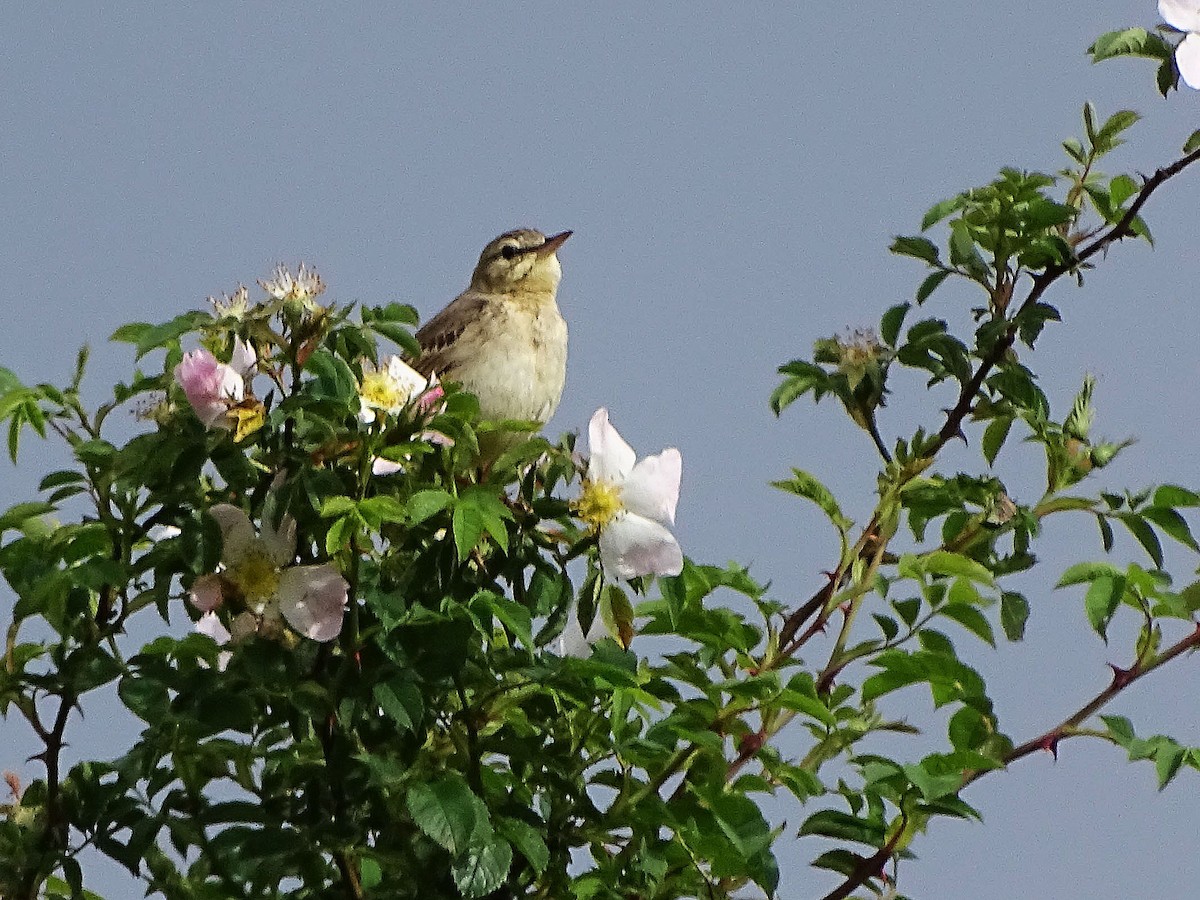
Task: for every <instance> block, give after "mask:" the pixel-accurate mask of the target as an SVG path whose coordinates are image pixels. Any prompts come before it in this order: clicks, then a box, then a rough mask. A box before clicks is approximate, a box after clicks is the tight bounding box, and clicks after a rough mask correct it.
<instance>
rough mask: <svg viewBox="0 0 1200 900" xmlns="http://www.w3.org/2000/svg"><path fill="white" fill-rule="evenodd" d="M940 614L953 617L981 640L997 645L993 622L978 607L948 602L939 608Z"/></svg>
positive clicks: (949, 617)
mask: <svg viewBox="0 0 1200 900" xmlns="http://www.w3.org/2000/svg"><path fill="white" fill-rule="evenodd" d="M938 614H939V615H943V616H945V617H946V618H948V619H953V620H954V621H955V622H957V623H958V624H959V625H962V626H963V627H964V628H966V629H967V630H968V631H970V632H971V633H972V634H974V635H975V636H976V637H978V638H979V639H980V640H982V641H985V642H986V643H988V644H989V645H991V646H993V647H995V646H996V636H995V634H994V633H993V632H992V623H991V622H989V621H988V620H987V616H985V615H984V614H983V613H982V612H980V611H979V609H977V608H976V607H974V606H971V605H970V604H967V603H947V604H946V605H944V606H943V607H942V608H941V609H939V610H938Z"/></svg>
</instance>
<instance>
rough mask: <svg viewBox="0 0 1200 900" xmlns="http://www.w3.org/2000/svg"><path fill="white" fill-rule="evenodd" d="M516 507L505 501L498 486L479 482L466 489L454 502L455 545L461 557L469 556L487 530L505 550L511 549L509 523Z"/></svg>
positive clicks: (461, 558) (462, 558) (460, 558)
mask: <svg viewBox="0 0 1200 900" xmlns="http://www.w3.org/2000/svg"><path fill="white" fill-rule="evenodd" d="M505 520H509V521H511V520H512V510H510V509H509V508H508V507H507V506H505V505H504V501H503V500H501V499H500V498H499V497H498V496H497V495H496V493H495V488H491V487H486V486H483V485H478V486H476V487H472V488H469V489H467V490H466V491H464V492H463V493H462V494H460V495H459V497H458V501H457V502H456V503H455V504H454V516H453V520H452V521H453V527H454V545H455V547H456V548H457V550H458V558H459V560H464V559H466V558H467V557H468V556H469V555H470V553H471V551H472V550H473V549H474V548H475V546H476V545H477V544H478V543H479V539H480V538H481V537H482V536H483V534H484V532H487V533H488V534H490V535H491V536H492V538H493V539H494V540H495V541H496V544H497V545H498V546H499V547H500V549H501V550H503V551H504V552H508V527H507V526H506V525H505V524H504V523H505Z"/></svg>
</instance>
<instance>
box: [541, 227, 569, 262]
mask: <svg viewBox="0 0 1200 900" xmlns="http://www.w3.org/2000/svg"><path fill="white" fill-rule="evenodd" d="M570 236H571V232H570V231H560V232H559V233H558V234H556V235H553V236H551V237H548V238H546V243H544V244H542V246H540V247H538V248H537V249H536V250H534V251H533V252H534V253H535V254H537V256H539V257H546V256H551V255H553V254H554V252H555V251H556V250H558V248H559V247H561V246H562V245H563V244H564V243H566V240H567V238H569V237H570Z"/></svg>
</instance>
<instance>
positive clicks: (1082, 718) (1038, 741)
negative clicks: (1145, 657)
mask: <svg viewBox="0 0 1200 900" xmlns="http://www.w3.org/2000/svg"><path fill="white" fill-rule="evenodd" d="M1197 648H1200V624H1198V625H1197V626H1196V627H1195V628H1194V629H1193V630H1192V633H1191V634H1189V635H1188V636H1187V637H1185V638H1183V639H1182V640H1180V641H1177V642H1176V643H1174V644H1172V645H1171V646H1170V647H1168V648H1167V649H1166V650H1164V651H1163V652H1162V653H1160V654H1158V656H1157V657H1156V658H1155V659H1154V660H1152V661H1151V662H1149V663H1146V664H1145V665H1141V664H1138V663H1134V665H1133V666H1132V667H1131V668H1129V669H1117V668H1114V669H1113V677H1112V681H1111V682H1109V684H1108V687H1106V688H1105V689H1104V690H1102V691H1101V692H1100V693H1098V694H1097V695H1096V696H1095V697H1093V698H1092V699H1091V700H1089V701H1088V702H1087V703H1085V704H1084V705H1083V706H1081V707H1079V709H1078V710H1076V711H1075V712H1074V713H1072V714H1071V715H1070V716H1068V717H1067V718H1065V719H1063V721H1062V722H1060V723H1059V724H1058V725H1056V726H1055V727H1054V728H1051V729H1050V730H1049V731H1046V732H1043V733H1042V734H1039V735H1038V736H1037V737H1035V738H1031V739H1030V740H1028V741H1026V742H1025V743H1023V744H1021V745H1019V746H1017V747H1014V748H1013V749H1012V750H1010V751H1009V752H1008V753H1006V754H1005V755H1004V763H1005V765H1007V764H1009V763H1012V762H1015V761H1017V760H1018V759H1023V758H1024V757H1026V756H1029V755H1030V754H1031V753H1034V752H1036V751H1038V750H1054V749H1055V748H1056V747H1057V745H1058V742H1059V741H1060V740H1062V739H1063V738H1067V737H1073V736H1075V735H1078V734H1081V733H1082V732H1080V731H1079V730H1078V728H1079V726H1080V725H1082V724H1083V723H1084V722H1086V721H1087V720H1088V719H1090V718H1091V717H1092V716H1093V715H1095V714H1096V713H1097V712H1099V711H1100V710H1101V709H1102V708H1104V706H1105V705H1107V704H1108V702H1109V701H1110V700H1112V699H1113V698H1114V697H1115V696H1117V694H1119V693H1121V691H1123V690H1125V688H1127V687H1129V686H1130V685H1131V684H1133V683H1134V682H1135V681H1137V680H1138V679H1139V678H1142V677H1143V676H1145V675H1149V674H1150V673H1151V672H1153V671H1154V670H1155V669H1157V668H1159V667H1160V666H1163V665H1165V664H1166V663H1168V662H1170V661H1171V660H1173V659H1175V657H1177V656H1181V655H1182V654H1184V653H1186V652H1188V651H1189V650H1195V649H1197ZM989 771H995V770H992V769H976V770H974V771H972V772H968V773H967V774H966V775H965V776H964V777H963V787H966V786H967V785H969V784H972V783H973V782H975V781H978V780H979V779H980V778H982V777H983V776H984V775H986V774H987V773H988V772H989Z"/></svg>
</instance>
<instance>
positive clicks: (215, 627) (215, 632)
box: [196, 612, 233, 672]
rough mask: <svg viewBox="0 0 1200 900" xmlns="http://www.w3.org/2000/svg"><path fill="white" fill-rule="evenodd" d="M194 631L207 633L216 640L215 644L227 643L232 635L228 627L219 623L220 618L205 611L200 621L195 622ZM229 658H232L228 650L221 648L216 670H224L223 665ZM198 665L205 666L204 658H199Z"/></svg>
mask: <svg viewBox="0 0 1200 900" xmlns="http://www.w3.org/2000/svg"><path fill="white" fill-rule="evenodd" d="M196 631H198V632H199V633H200V634H204V635H208V636H209V637H210V638H212V639H213V640H214V641H216V643H217V646H222V645H224V644H228V643H229V639H230V637H232V635H230V633H229V629H227V628H226V627H225V626H224V625H223V624H221V620H220V619H218V618H217V614H216V613H211V612H210V613H205V614H204V615H202V616H201V617H200V621H198V622H197V623H196ZM231 659H233V654H232V653H231V652H229V651H228V650H222V651H221V652H220V653H218V654H217V671H218V672H224V671H225V667H226V666H228V665H229V660H231ZM200 665H202V666H205V667H207V666H208V663H206V662H205V661H204V660H200Z"/></svg>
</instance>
